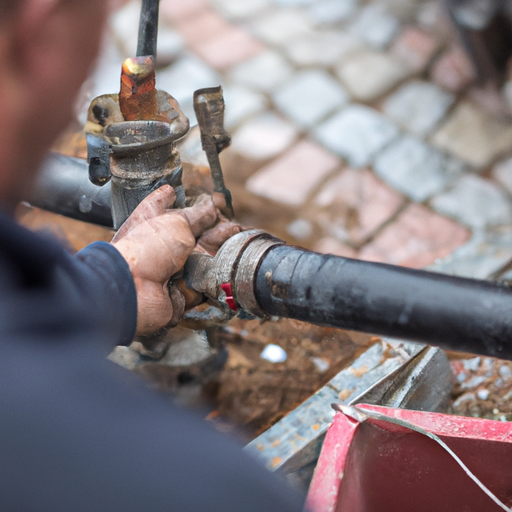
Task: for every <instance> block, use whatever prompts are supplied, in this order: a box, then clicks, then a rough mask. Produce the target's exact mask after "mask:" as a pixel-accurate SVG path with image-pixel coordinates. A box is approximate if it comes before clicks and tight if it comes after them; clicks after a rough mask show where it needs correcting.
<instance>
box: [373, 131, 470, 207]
mask: <svg viewBox="0 0 512 512" xmlns="http://www.w3.org/2000/svg"><path fill="white" fill-rule="evenodd" d="M374 168H375V172H376V173H377V174H378V175H379V176H380V177H381V178H382V179H383V180H384V181H386V182H387V183H389V184H390V185H391V186H392V187H394V188H396V189H397V190H400V191H401V192H403V193H404V194H406V195H407V196H408V197H410V198H411V199H413V200H414V201H418V202H422V201H425V200H426V199H428V198H429V197H432V196H433V195H434V194H437V193H438V192H441V191H442V190H444V189H445V188H446V187H447V186H448V185H450V184H451V183H452V182H453V181H454V180H455V179H456V178H457V177H458V176H459V175H460V174H461V172H462V171H463V170H464V164H463V163H462V162H461V161H460V160H457V159H455V158H453V157H447V156H445V155H443V154H441V153H440V152H439V151H437V150H436V149H434V148H432V147H431V146H429V145H428V144H426V143H425V142H423V141H421V140H419V139H417V138H416V137H413V136H410V135H406V136H403V137H400V138H399V139H398V140H396V141H394V142H393V143H392V144H391V145H389V146H388V147H387V148H386V149H384V150H383V151H382V153H380V154H379V155H378V156H377V158H376V159H375V164H374Z"/></svg>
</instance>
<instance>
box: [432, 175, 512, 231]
mask: <svg viewBox="0 0 512 512" xmlns="http://www.w3.org/2000/svg"><path fill="white" fill-rule="evenodd" d="M431 204H432V207H433V208H434V209H435V210H436V211H438V212H439V213H442V214H444V215H447V216H449V217H452V218H454V219H457V220H458V221H460V222H461V223H462V224H465V225H466V226H469V227H473V228H483V227H486V226H492V225H500V224H508V223H510V222H511V221H512V204H511V201H510V199H509V198H508V196H507V194H506V193H505V192H504V191H503V190H501V189H500V188H499V187H498V186H497V185H495V184H494V183H492V182H491V181H488V180H484V179H483V178H480V177H478V176H473V175H469V176H463V177H462V178H460V179H459V180H458V181H457V183H456V184H455V185H454V186H453V187H452V188H451V189H450V190H448V191H447V192H445V193H444V194H441V195H438V196H437V197H435V198H434V199H433V200H432V201H431Z"/></svg>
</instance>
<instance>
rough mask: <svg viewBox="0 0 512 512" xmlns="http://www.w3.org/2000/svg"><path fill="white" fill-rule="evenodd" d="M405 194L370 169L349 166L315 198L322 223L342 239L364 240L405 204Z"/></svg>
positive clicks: (354, 242) (352, 241)
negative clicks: (391, 186)
mask: <svg viewBox="0 0 512 512" xmlns="http://www.w3.org/2000/svg"><path fill="white" fill-rule="evenodd" d="M404 202H405V200H404V197H403V196H402V195H400V194H399V193H398V192H396V191H394V190H393V189H391V188H390V187H388V186H387V185H385V184H384V183H382V182H381V181H380V180H379V179H377V178H376V177H375V176H374V175H373V174H372V173H371V172H370V171H367V170H365V169H361V170H355V169H345V170H344V171H343V172H342V173H341V174H339V175H338V176H336V177H334V178H333V179H331V180H329V181H328V182H327V183H326V184H325V185H324V187H323V188H322V190H321V191H320V192H319V194H318V195H317V196H316V198H315V206H317V207H318V208H320V209H321V211H320V212H319V214H317V216H316V217H315V219H316V221H317V223H318V224H320V225H321V226H322V227H323V228H324V230H325V231H326V232H327V233H328V234H329V235H331V236H335V237H336V238H337V239H338V240H341V241H345V242H350V243H352V244H355V245H359V244H361V243H362V242H363V241H364V240H366V239H367V238H368V237H370V236H371V235H373V234H374V233H375V232H376V231H377V230H378V229H379V228H380V227H381V226H382V225H383V224H384V223H385V222H387V221H388V220H390V219H391V217H393V215H395V214H396V213H397V212H398V210H399V209H400V208H401V207H402V206H403V204H404Z"/></svg>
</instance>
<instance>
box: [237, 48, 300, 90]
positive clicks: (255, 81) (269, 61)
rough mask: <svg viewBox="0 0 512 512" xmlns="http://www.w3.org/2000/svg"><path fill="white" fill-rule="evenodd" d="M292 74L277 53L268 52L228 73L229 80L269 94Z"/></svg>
mask: <svg viewBox="0 0 512 512" xmlns="http://www.w3.org/2000/svg"><path fill="white" fill-rule="evenodd" d="M292 72H293V68H292V67H291V66H290V64H288V62H287V61H286V60H285V59H284V58H283V57H282V56H281V55H280V54H279V53H278V52H275V51H273V50H269V51H266V52H264V53H262V54H260V55H258V56H256V57H254V58H252V59H250V60H248V61H247V62H243V63H242V64H239V65H238V66H236V67H234V68H233V69H232V71H231V72H230V73H229V79H230V80H231V81H232V82H235V83H239V84H244V85H247V86H249V87H253V88H256V89H258V90H260V91H264V92H270V91H272V90H273V89H275V88H276V87H277V86H278V85H280V84H282V83H283V82H284V81H285V80H286V79H287V78H288V77H290V76H291V74H292Z"/></svg>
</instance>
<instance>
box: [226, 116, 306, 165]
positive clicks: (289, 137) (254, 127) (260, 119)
mask: <svg viewBox="0 0 512 512" xmlns="http://www.w3.org/2000/svg"><path fill="white" fill-rule="evenodd" d="M296 136H297V130H296V128H295V127H294V126H293V125H292V124H291V123H288V122H287V121H285V120H284V119H281V118H280V117H278V116H277V115H276V114H274V113H272V112H266V113H264V114H261V115H259V116H257V117H255V118H253V119H250V120H249V121H247V122H246V123H244V124H243V125H242V126H241V127H240V128H239V129H238V130H237V131H236V132H235V133H234V134H233V143H232V145H231V149H232V150H234V151H236V152H237V153H239V154H241V155H242V156H245V157H246V158H251V159H256V160H266V159H268V158H272V157H274V156H276V155H278V154H279V153H282V152H283V151H284V150H285V149H287V148H288V147H289V146H290V145H291V144H292V142H293V141H294V139H295V138H296Z"/></svg>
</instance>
